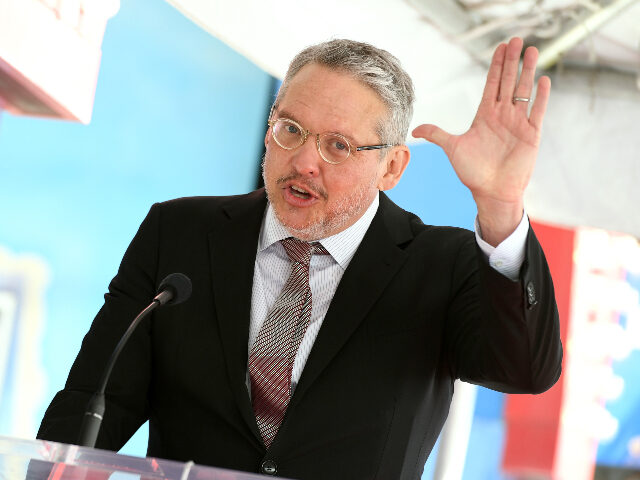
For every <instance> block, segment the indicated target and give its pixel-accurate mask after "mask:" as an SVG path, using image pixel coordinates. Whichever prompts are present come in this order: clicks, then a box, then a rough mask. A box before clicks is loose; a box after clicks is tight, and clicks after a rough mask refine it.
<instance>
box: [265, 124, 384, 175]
mask: <svg viewBox="0 0 640 480" xmlns="http://www.w3.org/2000/svg"><path fill="white" fill-rule="evenodd" d="M278 122H289V123H292V124H293V125H295V126H296V127H298V129H299V130H300V132H301V133H302V136H301V138H302V140H301V141H300V143H298V145H295V146H293V147H285V146H284V145H282V143H280V141H279V140H278V139H277V138H276V134H275V126H276V124H277V123H278ZM267 124H268V125H269V126H270V127H271V136H272V137H273V139H274V140H275V142H276V143H277V144H278V145H279V146H280V147H281V148H283V149H285V150H295V149H296V148H298V147H300V146H302V145H304V142H306V141H307V138H309V136H311V135H315V137H316V148H317V149H318V153H319V154H320V158H322V160H324V161H325V162H327V163H330V164H331V165H340V164H341V163H344V162H345V161H346V160H347V159H348V158H349V157H350V156H351V150H352V149H353V150H354V151H356V152H359V151H362V150H380V149H383V148H388V147H394V146H395V145H393V144H391V143H385V144H381V145H362V146H360V147H354V146H352V145H351V142H349V140H347V137H345V136H344V135H341V134H340V133H331V132H326V133H315V134H314V133H311V132H310V131H309V130H307V129H306V128H304V127H303V126H302V125H300V124H299V123H298V122H296V121H295V120H291V119H290V118H284V117H282V118H278V119H277V120H269V121H268V122H267ZM328 135H332V136H335V137H339V138H341V139H343V140H344V143H345V145H346V146H347V148H348V150H347V156H346V157H344V160H341V161H339V162H335V161H332V160H329V159H328V158H327V157H325V156H324V154H323V153H322V149H321V148H320V137H326V136H328Z"/></svg>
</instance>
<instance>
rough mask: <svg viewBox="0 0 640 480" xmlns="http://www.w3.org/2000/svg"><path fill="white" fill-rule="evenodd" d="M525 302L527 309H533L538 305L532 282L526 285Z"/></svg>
mask: <svg viewBox="0 0 640 480" xmlns="http://www.w3.org/2000/svg"><path fill="white" fill-rule="evenodd" d="M527 302H528V303H529V308H530V309H531V308H533V306H534V305H535V304H536V303H538V300H537V298H536V289H535V287H534V286H533V282H529V283H527Z"/></svg>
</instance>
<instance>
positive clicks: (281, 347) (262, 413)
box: [249, 237, 329, 448]
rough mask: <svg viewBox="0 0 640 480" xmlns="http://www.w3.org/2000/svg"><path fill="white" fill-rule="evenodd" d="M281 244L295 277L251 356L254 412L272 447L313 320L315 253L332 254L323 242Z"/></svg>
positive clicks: (294, 239)
mask: <svg viewBox="0 0 640 480" xmlns="http://www.w3.org/2000/svg"><path fill="white" fill-rule="evenodd" d="M280 243H281V244H282V246H283V247H284V249H285V251H286V252H287V255H288V256H289V259H290V260H291V273H290V275H289V278H288V279H287V282H286V283H285V285H284V287H283V288H282V291H281V292H280V295H279V296H278V298H277V299H276V302H275V304H274V305H273V307H272V308H271V310H270V311H269V314H268V316H267V319H266V320H265V322H264V324H263V325H262V327H261V328H260V331H259V332H258V337H257V338H256V341H255V343H254V344H253V347H252V348H251V352H250V353H249V376H250V379H251V399H252V402H253V410H254V412H255V415H256V421H257V423H258V427H259V429H260V433H261V434H262V439H263V441H264V444H265V446H266V447H267V448H269V446H270V445H271V442H273V439H274V438H275V436H276V433H278V428H279V427H280V424H281V423H282V419H283V418H284V414H285V412H286V410H287V405H288V404H289V398H290V397H291V372H292V370H293V362H294V360H295V358H296V353H297V352H298V347H299V346H300V342H301V341H302V338H303V337H304V334H305V332H306V330H307V327H308V326H309V320H310V319H311V287H310V286H309V263H310V261H311V255H312V254H319V255H327V254H328V253H329V252H327V251H326V250H325V248H324V247H323V246H322V245H320V244H319V243H314V244H310V243H308V242H303V241H301V240H298V239H297V238H293V237H289V238H285V239H284V240H281V241H280Z"/></svg>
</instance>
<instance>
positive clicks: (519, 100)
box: [513, 97, 531, 103]
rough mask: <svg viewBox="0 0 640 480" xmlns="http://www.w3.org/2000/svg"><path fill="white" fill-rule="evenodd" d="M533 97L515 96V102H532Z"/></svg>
mask: <svg viewBox="0 0 640 480" xmlns="http://www.w3.org/2000/svg"><path fill="white" fill-rule="evenodd" d="M530 101H531V99H530V98H527V97H513V103H516V102H530Z"/></svg>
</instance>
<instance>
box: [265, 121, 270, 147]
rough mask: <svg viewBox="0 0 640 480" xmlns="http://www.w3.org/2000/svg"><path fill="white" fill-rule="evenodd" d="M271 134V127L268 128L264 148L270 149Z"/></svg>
mask: <svg viewBox="0 0 640 480" xmlns="http://www.w3.org/2000/svg"><path fill="white" fill-rule="evenodd" d="M270 134H271V126H269V128H267V133H265V134H264V148H267V147H268V145H267V144H268V143H269V135H270Z"/></svg>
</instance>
